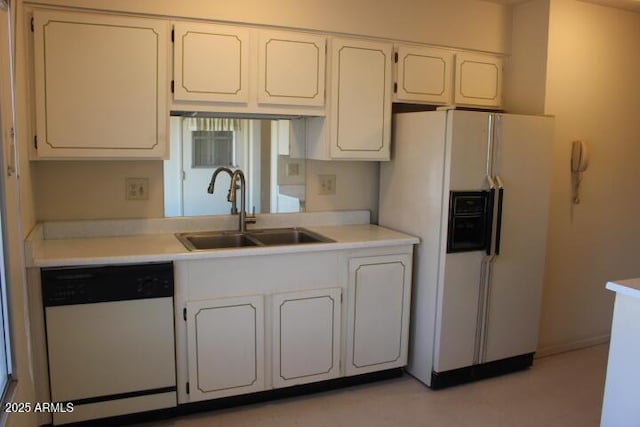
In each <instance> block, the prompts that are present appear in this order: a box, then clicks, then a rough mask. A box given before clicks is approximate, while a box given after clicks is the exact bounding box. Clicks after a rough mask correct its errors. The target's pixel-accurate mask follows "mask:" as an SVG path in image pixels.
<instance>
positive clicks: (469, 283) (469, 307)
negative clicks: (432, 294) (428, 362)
mask: <svg viewBox="0 0 640 427" xmlns="http://www.w3.org/2000/svg"><path fill="white" fill-rule="evenodd" d="M488 118H489V114H488V113H480V112H475V111H458V110H455V111H449V113H448V121H447V144H446V147H447V161H446V162H445V183H444V186H443V192H444V193H445V194H444V197H445V200H447V199H448V198H449V192H450V191H478V190H483V189H486V188H487V187H488V184H487V180H486V164H487V160H486V159H487V146H488V144H487V140H488V134H487V132H488ZM442 209H443V211H444V212H443V215H444V218H448V217H449V207H448V204H447V203H446V202H445V203H444V204H443V208H442ZM445 232H446V226H445ZM445 249H446V234H445V238H444V239H443V240H442V246H441V248H440V250H441V251H444V250H445ZM485 256H486V253H485V252H484V251H475V252H463V253H449V254H446V256H445V257H444V263H443V265H442V266H441V268H440V272H441V273H440V278H439V282H438V300H437V301H438V302H437V304H438V310H437V313H438V315H437V319H436V339H435V346H434V364H433V370H434V371H436V372H444V371H449V370H452V369H457V368H462V367H466V366H471V365H472V364H474V363H475V362H477V360H476V359H477V357H476V351H477V346H478V337H479V331H480V325H479V322H478V320H479V319H478V308H479V301H480V297H481V295H480V289H481V287H482V280H483V279H482V261H483V260H484V259H485Z"/></svg>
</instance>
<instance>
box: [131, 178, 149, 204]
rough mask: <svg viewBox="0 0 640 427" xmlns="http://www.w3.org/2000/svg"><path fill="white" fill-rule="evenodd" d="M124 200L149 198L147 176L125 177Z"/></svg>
mask: <svg viewBox="0 0 640 427" xmlns="http://www.w3.org/2000/svg"><path fill="white" fill-rule="evenodd" d="M125 199H126V200H149V178H125Z"/></svg>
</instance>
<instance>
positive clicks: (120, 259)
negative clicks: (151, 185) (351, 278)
mask: <svg viewBox="0 0 640 427" xmlns="http://www.w3.org/2000/svg"><path fill="white" fill-rule="evenodd" d="M307 228H309V229H310V230H312V231H315V230H314V229H316V227H307ZM317 229H318V232H319V233H320V234H322V235H325V236H327V237H329V238H331V239H333V240H335V241H334V242H327V243H317V244H310V245H282V246H268V247H255V248H254V247H252V248H246V247H245V248H229V249H216V250H207V251H188V250H187V249H186V248H184V247H183V246H182V244H181V243H179V242H178V240H177V239H175V236H173V235H172V234H159V235H155V236H150V235H146V236H128V237H125V238H129V239H141V240H143V241H144V239H154V238H155V239H163V241H168V242H170V243H171V245H169V247H168V248H164V250H157V251H154V250H153V249H150V250H149V252H148V253H142V252H143V251H139V252H138V253H132V252H126V251H123V252H118V251H114V252H113V253H109V251H99V252H101V253H99V254H92V253H91V251H90V250H89V251H87V253H86V254H85V253H79V252H81V251H78V247H81V246H83V245H84V244H86V243H87V242H89V241H90V240H93V242H94V243H95V244H98V245H99V244H101V243H103V242H104V241H105V240H104V239H107V240H110V241H111V243H112V244H113V243H114V242H115V243H117V242H118V240H117V239H119V237H107V238H99V239H89V240H84V239H69V240H67V241H66V242H60V241H58V242H59V243H52V244H68V245H70V246H76V248H75V251H72V254H71V255H70V254H69V253H66V254H65V251H64V250H61V251H60V252H61V254H60V256H56V255H57V253H56V252H57V251H56V250H54V249H51V248H50V249H49V253H48V254H47V253H46V251H47V249H46V248H47V246H48V245H47V244H46V242H47V241H46V240H45V241H39V242H38V244H36V245H33V247H32V248H31V249H32V251H33V252H32V253H31V254H30V256H27V257H26V260H27V262H28V265H27V267H28V268H48V267H60V266H86V265H103V264H130V263H146V262H164V261H190V260H200V259H220V258H233V257H248V256H270V255H282V254H294V253H310V252H326V251H345V250H358V249H370V248H382V247H393V246H411V245H414V244H417V243H419V239H418V238H417V237H413V236H410V235H407V234H404V233H399V232H396V231H393V230H390V229H386V228H384V227H379V226H376V225H370V224H368V225H341V226H334V227H331V226H330V227H324V226H321V227H317ZM354 231H356V233H355V234H356V235H355V236H354V235H348V236H347V237H344V238H341V236H342V234H341V233H343V232H344V233H346V234H349V233H353V232H354ZM380 234H382V235H380ZM112 239H115V240H112ZM172 239H175V242H172ZM52 242H55V240H54V241H52ZM152 243H153V242H144V243H143V244H144V245H151V244H152ZM174 243H175V244H174ZM152 246H153V245H152ZM152 246H150V248H152ZM105 252H106V253H105Z"/></svg>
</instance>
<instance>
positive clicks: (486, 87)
mask: <svg viewBox="0 0 640 427" xmlns="http://www.w3.org/2000/svg"><path fill="white" fill-rule="evenodd" d="M454 102H455V104H458V105H469V106H479V107H489V108H500V107H501V106H502V58H500V57H498V56H493V55H483V54H476V53H457V54H456V73H455V99H454Z"/></svg>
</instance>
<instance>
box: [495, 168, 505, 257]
mask: <svg viewBox="0 0 640 427" xmlns="http://www.w3.org/2000/svg"><path fill="white" fill-rule="evenodd" d="M496 182H497V183H498V220H497V228H496V251H495V254H496V255H500V237H501V236H502V202H503V200H504V184H503V182H502V179H501V178H500V176H499V175H498V176H496Z"/></svg>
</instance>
